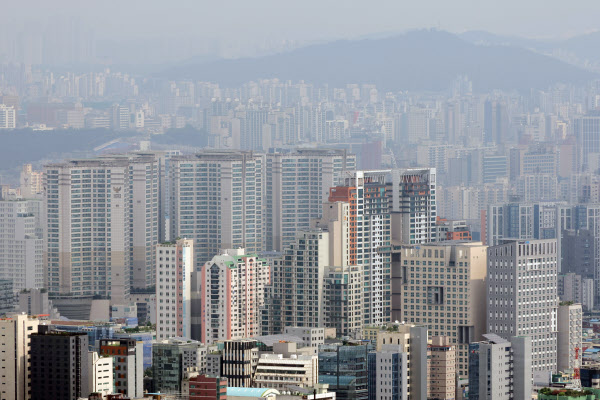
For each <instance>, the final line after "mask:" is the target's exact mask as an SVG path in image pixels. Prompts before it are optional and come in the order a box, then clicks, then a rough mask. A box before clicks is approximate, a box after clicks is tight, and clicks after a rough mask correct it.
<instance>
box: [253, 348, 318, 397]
mask: <svg viewBox="0 0 600 400" xmlns="http://www.w3.org/2000/svg"><path fill="white" fill-rule="evenodd" d="M318 383H319V358H318V357H317V356H316V355H306V356H303V355H296V354H292V355H290V357H284V355H283V354H263V355H261V357H260V358H259V359H258V365H257V367H256V373H255V375H254V385H255V386H257V387H268V388H273V389H278V390H280V391H283V390H287V387H288V386H291V385H293V386H299V387H312V386H315V385H317V384H318Z"/></svg>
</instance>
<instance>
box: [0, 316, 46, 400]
mask: <svg viewBox="0 0 600 400" xmlns="http://www.w3.org/2000/svg"><path fill="white" fill-rule="evenodd" d="M38 326H39V320H38V319H37V318H31V317H28V316H27V315H23V314H15V315H12V316H10V317H9V318H5V319H0V332H1V335H2V336H0V345H2V349H3V351H2V353H1V354H0V368H1V369H2V374H3V375H4V378H3V379H2V380H0V392H1V397H2V399H6V400H29V399H31V398H32V397H31V390H32V380H31V374H30V372H29V371H30V369H31V354H30V353H29V351H28V349H29V348H30V346H31V335H32V334H34V333H37V330H38Z"/></svg>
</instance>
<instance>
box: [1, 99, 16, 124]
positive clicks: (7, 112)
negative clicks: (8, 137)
mask: <svg viewBox="0 0 600 400" xmlns="http://www.w3.org/2000/svg"><path fill="white" fill-rule="evenodd" d="M16 127H17V111H16V110H15V108H14V107H12V106H11V107H8V106H6V105H5V104H0V129H15V128H16Z"/></svg>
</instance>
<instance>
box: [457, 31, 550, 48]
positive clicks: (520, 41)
mask: <svg viewBox="0 0 600 400" xmlns="http://www.w3.org/2000/svg"><path fill="white" fill-rule="evenodd" d="M457 36H458V37H460V38H461V39H463V40H466V41H467V42H470V43H473V44H476V45H485V46H490V45H492V46H515V47H523V48H525V49H535V50H536V51H538V52H545V51H549V50H551V49H552V48H554V47H556V45H557V43H558V42H557V41H553V40H543V39H529V38H523V37H520V36H505V35H497V34H495V33H490V32H486V31H467V32H463V33H460V34H458V35H457Z"/></svg>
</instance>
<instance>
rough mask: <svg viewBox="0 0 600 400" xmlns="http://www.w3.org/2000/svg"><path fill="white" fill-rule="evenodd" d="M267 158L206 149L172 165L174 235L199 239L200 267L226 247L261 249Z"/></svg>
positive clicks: (196, 243)
mask: <svg viewBox="0 0 600 400" xmlns="http://www.w3.org/2000/svg"><path fill="white" fill-rule="evenodd" d="M264 164H265V156H264V155H260V154H255V153H252V152H244V151H205V152H202V153H198V154H195V155H189V156H175V157H172V159H171V161H170V167H169V168H170V190H169V196H170V200H171V202H170V207H171V211H170V220H171V221H170V225H171V228H170V237H171V238H176V237H186V238H188V239H193V240H194V253H195V257H196V264H195V266H196V268H197V269H198V268H200V267H202V266H203V265H204V263H206V262H207V261H210V260H211V259H212V257H213V256H214V255H215V254H218V253H219V252H220V251H221V250H222V249H236V248H240V247H243V248H245V249H246V250H247V251H248V252H250V253H255V252H258V251H262V250H263V248H264V244H265V240H264V236H263V235H264V232H265V226H264V223H265V216H264V212H265V210H264V206H265V168H264Z"/></svg>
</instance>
